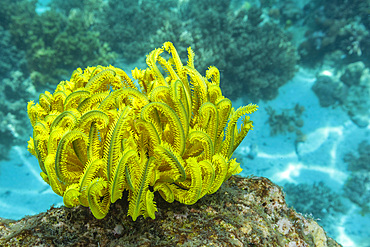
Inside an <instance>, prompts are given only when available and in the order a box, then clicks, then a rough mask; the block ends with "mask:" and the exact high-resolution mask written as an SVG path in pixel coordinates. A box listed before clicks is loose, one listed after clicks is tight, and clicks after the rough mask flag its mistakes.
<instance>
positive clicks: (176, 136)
mask: <svg viewBox="0 0 370 247" xmlns="http://www.w3.org/2000/svg"><path fill="white" fill-rule="evenodd" d="M164 51H166V52H167V53H168V54H169V59H165V57H164V56H162V55H161V54H162V53H163V52H164ZM146 63H147V64H148V66H149V67H148V68H146V69H145V70H140V69H137V68H135V69H134V70H133V71H132V77H133V78H134V79H135V80H136V81H137V83H135V82H134V81H133V80H132V79H131V78H130V77H129V76H128V75H127V74H126V73H125V72H124V71H123V70H121V69H119V68H115V67H113V66H109V67H103V66H97V67H88V68H86V69H85V70H82V69H80V68H78V69H77V70H75V71H74V73H73V74H72V77H71V79H70V81H62V82H60V83H59V85H58V86H57V88H56V90H55V92H54V93H53V94H51V93H50V92H45V93H43V94H40V97H39V103H37V104H34V102H32V101H31V102H29V104H28V107H27V108H28V115H29V118H30V120H31V124H32V126H33V137H32V138H31V139H30V141H29V142H28V149H29V151H30V152H31V153H32V154H33V155H35V156H36V157H37V159H38V161H39V165H40V168H41V170H42V172H41V177H42V178H43V179H44V180H45V182H47V183H48V184H49V185H50V186H51V188H52V189H53V191H54V192H55V193H57V194H58V195H60V196H63V201H64V204H65V205H66V206H67V207H75V206H77V205H83V206H85V207H89V208H90V209H91V211H92V213H93V215H94V216H95V217H96V218H98V219H101V218H104V217H105V216H106V214H107V213H108V211H109V207H110V204H111V203H114V202H115V201H116V200H118V199H120V198H121V197H122V195H123V192H124V191H128V201H129V208H128V215H130V216H131V217H132V219H133V220H134V221H135V220H136V219H137V217H138V216H140V215H143V216H144V217H148V216H149V217H151V218H153V219H154V218H155V212H156V211H157V207H156V203H155V202H154V200H153V199H154V192H156V191H158V192H159V194H160V195H161V196H162V198H163V199H164V200H166V201H167V202H169V203H172V202H173V201H174V200H177V201H179V202H181V203H183V204H187V205H190V204H194V203H195V202H197V201H198V200H199V199H200V198H202V197H203V196H204V195H206V194H212V193H215V192H216V191H217V190H218V189H219V188H220V186H221V184H222V183H223V182H224V181H225V180H227V179H228V178H229V177H230V176H231V175H234V174H237V173H239V172H240V171H241V170H242V169H241V168H240V166H239V163H237V162H236V160H235V159H231V156H232V154H233V152H234V150H235V149H236V148H237V147H238V145H239V144H240V143H241V141H242V140H243V138H244V137H245V136H246V135H247V133H248V131H249V130H251V129H252V127H253V126H252V121H250V119H249V116H248V114H251V113H253V112H254V111H256V110H257V105H254V104H249V105H247V106H242V107H240V108H238V109H237V110H235V109H234V108H233V107H232V104H231V101H230V100H229V99H228V98H225V97H224V96H222V92H221V89H220V74H219V71H218V69H217V68H215V67H209V69H208V70H207V72H206V76H205V77H204V76H202V75H201V74H200V73H199V72H198V71H197V70H196V69H195V68H194V53H193V51H192V50H191V48H189V49H188V61H187V65H184V64H183V63H182V62H181V60H180V57H179V55H178V54H177V51H176V49H175V48H174V46H173V44H172V43H171V42H165V43H164V45H163V47H162V48H159V49H155V50H153V51H152V52H150V54H149V55H148V56H147V59H146ZM158 65H159V66H158ZM161 71H163V73H162V72H161ZM239 119H241V120H242V125H241V126H240V128H238V127H237V121H238V120H239Z"/></svg>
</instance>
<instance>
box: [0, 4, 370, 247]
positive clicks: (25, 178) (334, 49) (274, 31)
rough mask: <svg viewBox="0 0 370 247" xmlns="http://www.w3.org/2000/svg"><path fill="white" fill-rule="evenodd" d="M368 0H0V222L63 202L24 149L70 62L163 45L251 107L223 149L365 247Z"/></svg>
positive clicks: (111, 59)
mask: <svg viewBox="0 0 370 247" xmlns="http://www.w3.org/2000/svg"><path fill="white" fill-rule="evenodd" d="M369 15H370V2H369V1H368V0H352V1H348V0H334V1H332V0H331V1H329V0H321V1H319V0H314V1H308V0H301V1H298V0H296V1H289V0H285V1H277V0H260V1H257V0H256V1H242V0H233V1H231V0H217V1H211V0H196V1H195V0H178V1H177V0H163V1H160V0H158V1H153V0H152V1H149V0H141V1H139V0H137V1H136V0H120V1H119V0H109V1H105V0H86V1H71V0H69V1H62V0H51V1H28V0H18V1H17V0H12V1H10V0H2V1H1V2H0V33H1V35H0V58H1V59H0V80H1V82H0V126H1V128H0V217H2V218H9V219H20V218H22V217H24V216H25V215H33V214H37V213H39V212H41V211H45V210H47V209H49V208H50V206H51V205H53V204H54V205H56V206H60V205H62V204H63V203H62V198H61V197H59V196H58V195H56V194H55V193H54V192H53V191H52V190H51V188H50V186H49V185H48V184H46V183H45V182H44V181H43V180H42V178H41V177H40V175H39V174H40V171H41V170H40V168H39V165H38V162H37V160H36V158H34V157H32V156H31V154H29V153H28V151H27V141H28V140H29V137H30V135H32V127H31V124H30V122H29V119H28V117H27V111H26V106H27V102H28V101H30V100H35V101H37V99H38V95H39V93H41V92H44V91H45V90H49V91H53V90H54V88H55V87H56V85H57V84H58V83H59V82H60V81H61V80H68V79H69V78H70V76H71V74H72V72H73V70H74V69H76V68H78V67H81V68H85V67H87V66H96V65H98V64H100V65H104V66H106V65H109V64H112V65H114V66H116V67H119V68H122V69H124V70H125V71H130V70H131V69H134V68H135V67H139V68H140V67H144V66H143V64H144V63H145V55H146V54H147V53H148V52H149V51H151V50H152V49H154V48H156V47H160V46H161V45H162V44H163V42H165V41H171V42H173V43H174V45H175V47H176V48H177V50H178V51H179V53H180V57H183V58H186V49H187V47H189V46H191V47H192V49H193V50H194V52H195V55H196V59H195V67H196V68H197V69H198V70H199V71H200V72H201V73H202V74H204V73H205V71H206V69H207V68H208V67H209V66H211V65H213V66H216V67H217V68H218V69H219V70H220V73H221V88H222V90H223V94H224V95H225V96H226V97H229V98H230V99H232V101H233V104H234V107H238V106H240V105H245V104H248V103H256V104H258V105H259V110H258V111H257V112H256V113H254V114H253V116H252V120H253V122H254V130H253V131H251V132H250V133H249V134H248V137H247V138H246V139H245V140H244V141H243V143H242V144H241V145H240V147H239V148H238V149H237V150H236V151H235V153H234V157H235V158H237V159H238V161H239V162H240V163H241V167H242V168H243V171H242V173H241V174H240V175H242V176H252V175H254V176H264V177H267V178H269V179H270V180H272V181H273V182H274V183H277V184H278V185H280V186H282V187H283V188H284V191H285V192H286V199H287V202H288V204H289V205H290V206H291V207H294V208H295V209H296V210H297V211H298V212H301V213H303V214H305V215H311V216H312V217H313V218H314V219H317V220H318V223H319V224H320V225H322V226H323V227H324V229H325V230H326V231H327V232H328V235H329V236H330V237H332V238H334V239H335V240H336V241H338V243H340V244H342V245H343V246H370V237H369V236H370V223H368V222H370V124H369V123H370V110H369V109H370V72H369V58H370V51H369V49H370V33H369V27H370V16H369Z"/></svg>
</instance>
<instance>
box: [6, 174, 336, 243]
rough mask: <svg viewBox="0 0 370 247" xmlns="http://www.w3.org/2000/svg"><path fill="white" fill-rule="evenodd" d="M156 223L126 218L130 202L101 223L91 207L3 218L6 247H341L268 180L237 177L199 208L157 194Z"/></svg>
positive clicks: (121, 204) (116, 207)
mask: <svg viewBox="0 0 370 247" xmlns="http://www.w3.org/2000/svg"><path fill="white" fill-rule="evenodd" d="M156 201H157V206H158V212H157V214H156V219H155V220H152V219H150V218H147V219H143V217H140V218H138V219H137V221H135V222H133V221H132V219H131V217H128V216H126V213H125V212H127V207H128V203H127V201H126V200H125V199H122V200H121V201H117V203H115V204H112V205H111V209H110V211H109V214H108V215H107V216H106V217H105V218H104V219H102V220H98V219H96V218H95V217H94V216H93V215H92V214H91V212H90V210H89V208H85V207H82V206H79V207H77V208H66V207H61V208H54V207H52V208H51V209H50V210H48V211H47V212H45V213H41V214H38V215H35V216H30V217H25V218H23V219H21V220H19V221H11V220H6V219H0V245H1V246H288V247H293V246H320V247H321V246H340V245H339V244H338V243H336V242H335V241H334V240H333V239H331V238H329V237H328V236H327V235H326V233H325V231H324V229H323V228H321V227H320V226H319V225H318V224H317V222H316V221H315V220H313V219H310V218H307V217H304V216H302V215H301V214H299V213H297V212H296V211H295V210H293V209H292V208H289V207H288V206H287V205H286V203H285V198H284V192H283V191H282V189H281V188H280V187H278V186H277V185H275V184H273V183H272V182H271V181H270V180H268V179H267V178H262V177H251V178H242V177H240V176H233V177H231V178H230V179H229V180H228V181H226V182H225V183H224V184H223V185H222V187H221V188H220V190H219V191H217V192H216V193H215V194H213V195H209V196H205V197H204V198H202V199H200V200H199V201H198V202H197V203H195V204H194V205H190V206H186V205H183V204H181V203H178V202H174V203H171V204H169V203H167V202H165V201H164V200H163V199H162V198H161V197H160V196H158V195H156Z"/></svg>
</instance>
